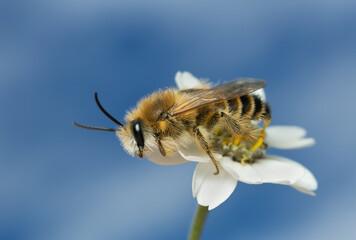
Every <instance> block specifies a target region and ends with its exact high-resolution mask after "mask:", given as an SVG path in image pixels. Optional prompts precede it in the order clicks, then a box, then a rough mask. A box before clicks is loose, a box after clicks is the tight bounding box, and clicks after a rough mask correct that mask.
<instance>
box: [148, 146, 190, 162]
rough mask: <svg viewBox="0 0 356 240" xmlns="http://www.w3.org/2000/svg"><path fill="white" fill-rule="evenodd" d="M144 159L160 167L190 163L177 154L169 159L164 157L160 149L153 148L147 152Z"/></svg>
mask: <svg viewBox="0 0 356 240" xmlns="http://www.w3.org/2000/svg"><path fill="white" fill-rule="evenodd" d="M144 157H145V158H148V159H149V160H150V161H152V162H154V163H157V164H160V165H177V164H182V163H186V162H188V161H187V160H186V159H184V158H183V157H182V156H181V155H180V154H179V153H175V154H173V155H172V156H169V157H163V156H162V154H161V153H160V151H159V149H158V147H153V148H152V151H146V152H145V153H144Z"/></svg>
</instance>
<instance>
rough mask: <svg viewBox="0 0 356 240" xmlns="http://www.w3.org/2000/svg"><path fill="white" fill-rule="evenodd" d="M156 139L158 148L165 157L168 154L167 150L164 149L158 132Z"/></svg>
mask: <svg viewBox="0 0 356 240" xmlns="http://www.w3.org/2000/svg"><path fill="white" fill-rule="evenodd" d="M155 140H156V143H157V145H158V149H159V151H160V153H161V155H162V156H163V157H165V156H167V153H166V150H165V149H164V147H163V145H162V142H161V137H160V134H158V133H156V134H155Z"/></svg>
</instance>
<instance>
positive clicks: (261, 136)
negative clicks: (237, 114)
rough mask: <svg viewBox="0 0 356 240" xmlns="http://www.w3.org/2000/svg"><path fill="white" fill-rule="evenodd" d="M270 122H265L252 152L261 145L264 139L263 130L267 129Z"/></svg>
mask: <svg viewBox="0 0 356 240" xmlns="http://www.w3.org/2000/svg"><path fill="white" fill-rule="evenodd" d="M270 122H271V121H265V123H264V126H263V128H262V131H261V135H260V138H259V139H258V140H257V142H256V143H255V145H253V146H252V151H255V150H256V149H258V148H259V147H260V146H261V145H262V143H263V141H264V139H265V129H266V128H267V127H268V125H269V124H270Z"/></svg>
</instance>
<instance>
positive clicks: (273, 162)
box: [251, 155, 306, 185]
mask: <svg viewBox="0 0 356 240" xmlns="http://www.w3.org/2000/svg"><path fill="white" fill-rule="evenodd" d="M251 166H252V167H253V168H254V169H255V170H256V171H257V172H258V173H259V175H260V176H261V177H262V181H263V182H264V183H278V184H286V185H292V184H295V183H296V182H298V181H299V180H300V179H301V178H302V177H303V176H304V174H305V170H306V168H304V167H303V166H302V165H300V164H295V162H293V161H292V160H289V159H287V158H283V157H278V156H270V155H267V156H265V157H264V158H262V159H258V160H256V161H255V162H254V163H253V164H252V165H251Z"/></svg>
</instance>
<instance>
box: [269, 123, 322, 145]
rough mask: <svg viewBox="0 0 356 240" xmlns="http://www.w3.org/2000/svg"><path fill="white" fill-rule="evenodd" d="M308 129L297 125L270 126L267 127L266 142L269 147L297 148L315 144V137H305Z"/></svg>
mask: <svg viewBox="0 0 356 240" xmlns="http://www.w3.org/2000/svg"><path fill="white" fill-rule="evenodd" d="M306 134H307V132H306V130H305V129H304V128H301V127H297V126H270V127H268V128H266V137H265V142H266V143H267V145H268V147H273V148H279V149H296V148H304V147H310V146H313V145H314V144H315V140H314V138H303V137H304V136H305V135H306Z"/></svg>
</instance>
